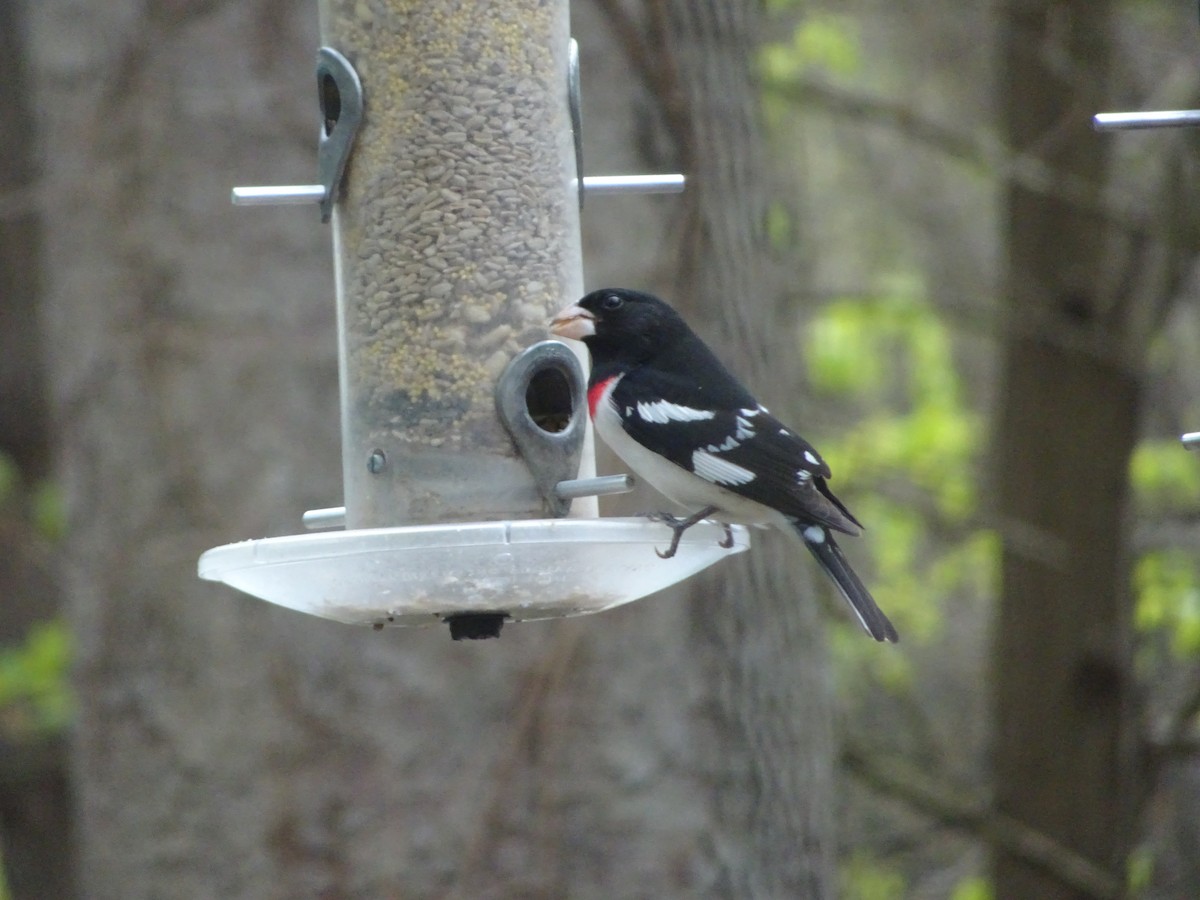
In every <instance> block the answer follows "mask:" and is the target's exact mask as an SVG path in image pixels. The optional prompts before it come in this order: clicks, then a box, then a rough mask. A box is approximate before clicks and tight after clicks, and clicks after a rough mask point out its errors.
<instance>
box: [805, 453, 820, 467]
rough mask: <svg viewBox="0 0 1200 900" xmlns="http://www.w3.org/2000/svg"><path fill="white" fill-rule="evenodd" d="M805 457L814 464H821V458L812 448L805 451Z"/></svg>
mask: <svg viewBox="0 0 1200 900" xmlns="http://www.w3.org/2000/svg"><path fill="white" fill-rule="evenodd" d="M804 458H805V459H807V460H808V461H809V462H810V463H812V464H813V465H814V466H819V465H820V464H821V460H820V459H818V458H817V455H816V454H815V453H813V452H812V451H811V450H805V451H804Z"/></svg>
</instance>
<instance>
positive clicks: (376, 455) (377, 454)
mask: <svg viewBox="0 0 1200 900" xmlns="http://www.w3.org/2000/svg"><path fill="white" fill-rule="evenodd" d="M386 468H387V454H386V453H384V452H383V451H382V450H380V449H379V448H376V449H374V450H372V451H371V455H370V456H368V457H367V471H368V472H370V473H371V474H372V475H378V474H379V473H380V472H382V471H383V470H384V469H386Z"/></svg>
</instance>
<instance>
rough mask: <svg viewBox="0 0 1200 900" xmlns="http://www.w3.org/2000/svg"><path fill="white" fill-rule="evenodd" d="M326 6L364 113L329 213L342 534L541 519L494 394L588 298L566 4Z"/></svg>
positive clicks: (350, 0)
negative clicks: (519, 361) (558, 314)
mask: <svg viewBox="0 0 1200 900" xmlns="http://www.w3.org/2000/svg"><path fill="white" fill-rule="evenodd" d="M320 15H321V33H322V40H323V43H325V44H326V45H328V46H330V47H333V48H334V49H336V50H338V51H340V52H341V53H342V54H343V55H344V56H345V57H346V58H347V59H349V61H350V62H351V64H352V65H353V66H354V67H355V69H356V70H357V72H358V75H359V78H360V79H361V81H362V89H363V97H364V107H365V110H364V117H363V122H362V125H361V128H360V130H359V132H358V136H357V139H356V141H355V144H354V150H353V153H352V155H351V157H350V161H349V164H348V166H347V169H346V175H345V179H344V181H343V184H342V194H341V199H340V200H339V202H338V204H337V206H336V208H335V211H334V215H333V219H332V225H333V233H334V259H335V269H336V281H337V298H338V317H339V342H340V348H339V349H340V367H341V370H340V378H341V395H342V397H341V399H342V453H343V469H344V486H345V505H346V526H347V527H348V528H375V527H385V526H391V525H410V524H427V523H438V522H457V521H478V520H498V519H510V518H517V519H520V518H540V517H544V516H545V505H544V501H543V498H542V495H541V493H540V492H539V491H538V489H537V486H536V483H535V481H534V478H533V476H532V475H531V473H530V471H529V468H528V466H527V465H526V463H525V462H524V460H523V459H522V458H521V457H520V456H519V455H518V453H517V451H516V449H515V447H514V445H513V442H512V440H511V439H510V438H509V436H508V434H507V432H506V431H505V429H504V427H503V425H502V424H501V422H500V421H499V419H498V417H497V414H496V409H495V400H494V390H495V384H496V381H497V379H498V377H499V376H500V374H501V373H502V372H503V371H504V369H505V367H506V365H507V364H508V362H509V361H510V360H511V359H512V358H513V357H514V356H515V355H516V354H517V353H519V352H520V351H521V350H522V349H524V348H526V347H528V346H529V345H531V344H533V343H536V342H538V341H542V340H545V339H546V338H547V336H548V335H547V331H546V323H547V320H548V319H549V317H550V316H551V315H552V314H553V313H554V312H555V311H556V310H558V309H559V308H561V307H562V306H563V305H564V304H565V303H566V302H568V301H571V300H574V299H575V298H577V297H579V296H580V295H581V294H582V292H583V291H582V282H583V276H582V266H581V256H580V238H579V207H578V195H577V193H576V191H575V189H574V185H575V179H576V178H577V176H578V174H579V173H577V172H576V161H575V150H574V141H573V137H572V131H571V119H570V112H569V105H568V97H567V66H568V62H567V55H568V43H569V28H568V3H567V0H547V2H542V0H489V2H486V3H484V2H479V3H470V4H448V3H443V2H433V0H320ZM582 468H583V471H582V472H581V473H580V474H581V475H585V476H586V475H588V474H591V468H592V455H591V447H590V445H589V446H585V448H584V460H583V465H582ZM580 503H581V501H576V502H575V507H574V508H573V513H574V514H579V513H580V512H582V513H584V514H591V515H594V514H595V501H594V500H593V501H586V500H585V501H582V503H583V509H582V510H581V509H580V508H579V507H580Z"/></svg>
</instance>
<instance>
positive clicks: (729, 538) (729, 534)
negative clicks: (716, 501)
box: [717, 522, 733, 550]
mask: <svg viewBox="0 0 1200 900" xmlns="http://www.w3.org/2000/svg"><path fill="white" fill-rule="evenodd" d="M721 527H722V528H724V529H725V537H723V538H722V539H721V540H719V541H717V546H718V547H720V548H721V549H722V550H728V549H729V548H730V547H732V546H733V526H732V525H730V524H729V523H728V522H722V523H721Z"/></svg>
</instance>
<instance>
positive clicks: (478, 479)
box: [199, 0, 749, 637]
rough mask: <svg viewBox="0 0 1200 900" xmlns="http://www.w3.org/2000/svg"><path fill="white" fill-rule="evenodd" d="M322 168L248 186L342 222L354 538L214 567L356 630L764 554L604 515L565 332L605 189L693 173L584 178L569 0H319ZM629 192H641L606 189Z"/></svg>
mask: <svg viewBox="0 0 1200 900" xmlns="http://www.w3.org/2000/svg"><path fill="white" fill-rule="evenodd" d="M319 9H320V15H321V30H322V36H323V38H324V40H325V43H326V45H327V46H325V47H322V48H321V50H320V51H319V53H318V58H317V87H318V107H319V110H318V112H319V120H318V122H317V123H316V124H317V126H318V127H317V128H316V129H315V130H316V131H317V136H318V140H317V157H318V164H317V171H318V180H319V182H320V183H319V184H311V185H303V184H301V185H291V186H287V187H280V188H235V189H234V202H235V203H240V204H247V205H266V204H270V203H309V204H311V203H314V202H315V203H317V204H319V208H320V211H321V220H322V221H326V222H328V223H329V224H330V226H331V229H332V232H333V254H334V263H335V265H334V270H335V284H336V293H337V309H338V342H339V346H338V353H339V384H340V400H341V435H342V473H343V490H344V507H341V508H337V509H335V510H323V511H318V512H316V513H311V514H310V517H311V519H313V520H319V521H320V524H321V526H331V525H333V526H340V527H343V528H344V529H345V530H339V531H329V532H324V533H316V534H303V535H294V536H287V537H277V538H264V539H261V540H254V541H245V542H242V543H236V544H229V545H226V546H223V547H217V548H214V549H212V550H209V551H208V552H206V553H205V554H204V555H203V556H202V557H201V559H200V565H199V571H200V575H201V577H203V578H208V579H212V580H219V581H223V582H225V583H227V584H230V585H232V586H233V587H236V588H238V589H240V590H243V591H246V592H247V593H250V594H253V595H254V596H256V597H261V598H263V599H265V600H269V601H271V602H273V603H278V604H280V605H282V606H286V607H290V608H292V609H296V610H300V611H303V612H307V613H312V614H315V615H320V616H324V617H326V618H330V619H335V620H337V621H341V622H347V623H350V624H361V625H372V626H386V625H418V624H428V623H433V622H440V621H444V622H448V623H449V624H450V626H451V633H452V634H453V635H454V636H455V637H488V636H493V635H494V634H495V633H498V631H499V627H500V625H501V624H503V622H505V621H509V620H512V621H522V620H526V619H538V618H546V617H550V616H566V615H579V614H582V613H590V612H599V611H601V610H604V609H608V608H610V607H612V606H615V605H618V604H621V603H626V602H629V601H630V600H635V599H638V598H639V597H642V596H645V595H647V594H650V593H653V592H655V591H657V590H660V589H661V588H663V587H666V586H667V585H669V584H672V583H674V582H676V581H679V580H681V579H683V578H686V577H688V576H689V575H691V574H694V573H695V572H697V571H699V570H700V569H703V568H705V567H706V566H708V565H711V564H713V563H715V562H717V561H718V560H720V559H721V558H723V557H724V556H726V555H728V554H729V553H736V552H739V551H741V550H744V549H746V547H747V546H748V541H749V539H748V535H747V533H746V532H745V530H744V529H735V532H734V540H733V544H732V546H731V547H729V548H723V547H722V546H721V542H722V540H723V538H724V531H723V529H722V528H721V527H720V526H717V525H710V524H701V525H698V526H696V527H694V528H692V529H691V530H689V531H688V532H686V534H685V535H684V538H683V541H682V542H681V544H680V546H679V551H678V553H677V554H676V555H675V557H673V558H672V559H669V560H663V559H660V558H659V557H658V555H657V554H656V553H655V550H656V549H657V548H663V547H665V546H667V545H668V544H669V542H670V538H671V530H670V529H669V528H668V527H666V526H665V525H663V524H661V523H656V522H651V521H649V520H647V519H644V518H641V519H617V520H612V519H600V518H598V517H597V503H596V500H595V495H597V494H600V493H604V492H609V491H613V490H624V489H628V486H629V484H630V483H631V479H629V478H628V477H627V476H617V477H616V478H609V479H595V478H594V477H593V476H594V474H595V472H594V455H593V447H592V437H591V431H590V428H589V426H588V422H587V404H586V400H585V385H586V379H585V376H584V374H583V372H584V368H583V363H584V361H585V353H584V351H583V348H582V346H581V345H576V346H568V345H567V344H564V343H562V342H559V341H551V340H547V339H546V338H547V335H548V332H547V327H546V326H547V323H548V321H549V318H550V316H551V315H552V314H553V313H554V312H556V311H557V310H558V309H560V308H561V307H562V306H563V305H564V304H565V303H566V302H568V301H571V300H573V299H575V298H578V297H580V296H582V295H583V293H584V289H583V274H582V264H581V251H580V237H579V217H580V214H581V207H582V205H583V204H582V198H583V195H584V194H586V193H587V192H588V190H589V185H591V186H592V187H594V189H595V192H596V193H598V194H614V193H617V194H619V193H620V192H622V191H624V190H628V191H632V192H639V193H641V192H645V191H648V190H666V191H675V190H678V189H680V188H681V187H682V181H683V179H682V176H650V177H646V176H632V177H630V176H608V177H603V178H593V179H589V178H588V177H587V176H585V175H584V174H583V171H582V163H581V159H580V147H581V142H580V140H579V134H580V128H581V122H580V117H579V72H578V57H577V54H576V53H575V51H574V45H573V42H572V41H571V40H570V38H569V34H568V26H567V23H568V4H567V3H566V2H565V0H550V2H544V3H539V4H530V3H528V2H518V0H496V2H493V3H488V4H483V5H481V6H478V7H473V8H472V9H471V11H470V13H469V14H468V12H467V11H466V10H462V11H459V12H455V13H447V14H446V15H444V16H429V15H423V14H422V13H421V9H422V6H421V5H419V4H417V3H415V2H413V0H390V2H387V3H380V4H370V5H369V7H368V6H366V5H363V4H361V3H353V2H350V0H323V2H322V3H320V5H319ZM606 202H619V200H615V201H606Z"/></svg>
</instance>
